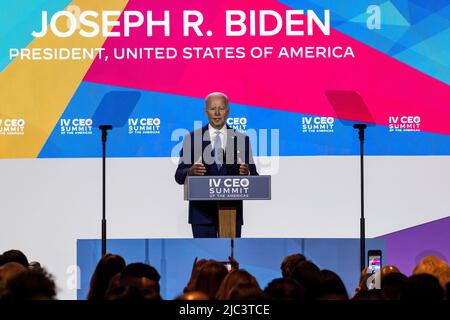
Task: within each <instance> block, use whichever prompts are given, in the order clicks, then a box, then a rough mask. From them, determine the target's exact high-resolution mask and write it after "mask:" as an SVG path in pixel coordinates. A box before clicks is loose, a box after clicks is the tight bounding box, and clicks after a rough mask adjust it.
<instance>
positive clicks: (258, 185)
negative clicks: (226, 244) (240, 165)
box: [184, 175, 271, 238]
mask: <svg viewBox="0 0 450 320" xmlns="http://www.w3.org/2000/svg"><path fill="white" fill-rule="evenodd" d="M270 199H271V176H267V175H263V176H188V177H187V178H186V180H185V183H184V200H189V201H215V202H217V206H218V212H219V213H218V214H219V217H218V221H219V238H235V237H236V214H237V204H236V201H239V200H270Z"/></svg>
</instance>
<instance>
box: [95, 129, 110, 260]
mask: <svg viewBox="0 0 450 320" xmlns="http://www.w3.org/2000/svg"><path fill="white" fill-rule="evenodd" d="M98 128H99V129H100V130H102V257H103V256H104V255H105V254H106V140H107V136H108V130H111V129H112V126H111V125H101V126H99V127H98Z"/></svg>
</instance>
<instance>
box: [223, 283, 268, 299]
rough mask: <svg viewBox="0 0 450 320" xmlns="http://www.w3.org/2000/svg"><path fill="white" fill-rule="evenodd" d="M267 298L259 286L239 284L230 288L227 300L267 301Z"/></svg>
mask: <svg viewBox="0 0 450 320" xmlns="http://www.w3.org/2000/svg"><path fill="white" fill-rule="evenodd" d="M267 299H268V297H267V295H266V294H265V293H264V291H262V290H261V288H260V287H259V285H257V284H256V285H255V284H253V283H239V284H237V285H235V286H234V287H233V288H231V290H230V293H229V294H228V298H227V300H267Z"/></svg>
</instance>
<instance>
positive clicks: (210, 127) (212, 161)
mask: <svg viewBox="0 0 450 320" xmlns="http://www.w3.org/2000/svg"><path fill="white" fill-rule="evenodd" d="M205 113H206V116H207V117H208V124H207V125H206V126H204V127H203V128H201V129H197V130H195V131H193V132H191V133H190V134H188V135H186V136H185V137H184V140H183V148H182V150H181V153H180V162H179V164H178V168H177V171H176V172H175V180H176V182H177V183H179V184H184V182H185V180H186V177H187V176H188V175H189V176H203V175H258V172H257V171H256V166H255V163H254V161H253V156H252V152H251V147H250V142H249V138H248V136H246V135H245V134H243V133H241V132H238V131H235V130H233V129H231V128H230V127H228V126H227V125H226V124H225V121H226V119H227V118H228V115H229V113H230V109H229V105H228V97H227V96H226V95H224V94H223V93H219V92H214V93H211V94H209V95H208V96H207V97H206V99H205ZM232 203H233V205H235V206H236V207H237V215H236V220H237V221H236V237H240V236H241V228H242V224H243V218H242V201H232ZM189 223H190V224H191V225H192V233H193V236H194V238H217V232H218V202H217V201H190V202H189Z"/></svg>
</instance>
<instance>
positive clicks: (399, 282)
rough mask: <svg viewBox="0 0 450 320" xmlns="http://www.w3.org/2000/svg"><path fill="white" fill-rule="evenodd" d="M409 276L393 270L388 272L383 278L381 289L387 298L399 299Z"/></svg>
mask: <svg viewBox="0 0 450 320" xmlns="http://www.w3.org/2000/svg"><path fill="white" fill-rule="evenodd" d="M407 279H408V277H407V276H405V275H404V274H402V273H400V272H391V273H388V274H386V275H385V276H384V277H383V278H382V280H381V290H382V291H383V296H384V298H385V299H386V300H399V299H400V295H401V292H402V291H401V290H402V287H403V285H404V284H405V282H406V280H407Z"/></svg>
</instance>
